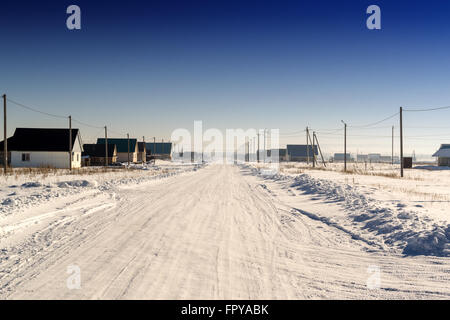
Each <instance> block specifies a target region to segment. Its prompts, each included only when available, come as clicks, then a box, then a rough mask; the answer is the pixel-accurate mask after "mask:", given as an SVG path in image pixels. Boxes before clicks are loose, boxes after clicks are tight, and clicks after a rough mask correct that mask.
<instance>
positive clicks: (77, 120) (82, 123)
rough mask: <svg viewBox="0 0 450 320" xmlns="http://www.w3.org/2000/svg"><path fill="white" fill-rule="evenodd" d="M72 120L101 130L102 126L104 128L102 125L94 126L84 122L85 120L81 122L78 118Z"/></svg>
mask: <svg viewBox="0 0 450 320" xmlns="http://www.w3.org/2000/svg"><path fill="white" fill-rule="evenodd" d="M72 121H73V122H77V123H79V124H81V125H83V126H86V127H91V128H94V129H102V130H103V128H104V127H99V126H94V125H91V124H88V123H85V122H82V121H80V120H77V119H73V118H72Z"/></svg>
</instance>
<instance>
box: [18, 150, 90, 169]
mask: <svg viewBox="0 0 450 320" xmlns="http://www.w3.org/2000/svg"><path fill="white" fill-rule="evenodd" d="M23 153H29V154H30V161H22V154H23ZM11 166H12V167H13V168H14V167H16V168H17V167H27V168H38V167H54V168H61V169H68V168H69V153H68V152H46V151H11ZM80 167H81V152H77V151H76V152H74V153H73V159H72V168H80Z"/></svg>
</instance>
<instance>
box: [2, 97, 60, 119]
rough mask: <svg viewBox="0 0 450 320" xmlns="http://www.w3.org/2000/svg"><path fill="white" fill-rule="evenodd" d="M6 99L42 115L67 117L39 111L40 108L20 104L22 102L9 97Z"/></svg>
mask: <svg viewBox="0 0 450 320" xmlns="http://www.w3.org/2000/svg"><path fill="white" fill-rule="evenodd" d="M6 100H7V101H9V102H11V103H13V104H15V105H17V106H19V107H22V108H24V109H28V110H30V111H33V112H37V113H41V114H44V115H46V116H49V117H54V118H59V119H67V116H61V115H57V114H53V113H48V112H44V111H40V110H38V109H36V108H33V107H30V106H27V105H24V104H22V103H19V102H16V101H14V100H11V99H9V98H7V99H6Z"/></svg>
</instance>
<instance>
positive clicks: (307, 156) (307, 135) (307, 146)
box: [306, 127, 309, 164]
mask: <svg viewBox="0 0 450 320" xmlns="http://www.w3.org/2000/svg"><path fill="white" fill-rule="evenodd" d="M306 164H309V129H308V127H306Z"/></svg>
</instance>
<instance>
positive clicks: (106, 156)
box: [105, 126, 108, 167]
mask: <svg viewBox="0 0 450 320" xmlns="http://www.w3.org/2000/svg"><path fill="white" fill-rule="evenodd" d="M107 166H108V129H107V128H106V126H105V167H107Z"/></svg>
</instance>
